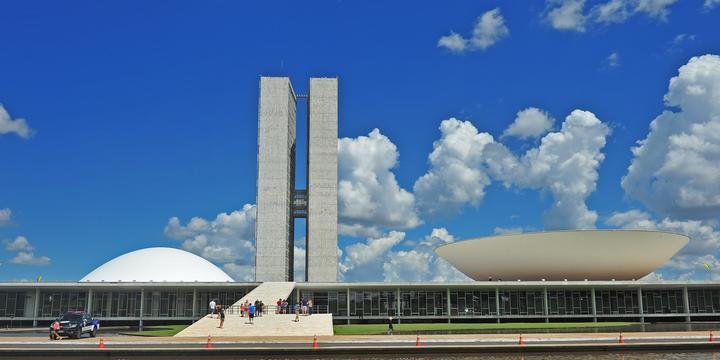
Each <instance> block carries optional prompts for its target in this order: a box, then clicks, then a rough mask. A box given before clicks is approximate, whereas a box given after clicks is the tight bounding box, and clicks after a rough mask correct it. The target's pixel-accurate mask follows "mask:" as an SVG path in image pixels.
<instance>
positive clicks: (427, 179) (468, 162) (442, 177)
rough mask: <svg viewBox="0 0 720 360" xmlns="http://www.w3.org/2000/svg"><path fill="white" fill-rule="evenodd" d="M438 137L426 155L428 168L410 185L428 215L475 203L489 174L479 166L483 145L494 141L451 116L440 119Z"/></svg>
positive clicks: (486, 182)
mask: <svg viewBox="0 0 720 360" xmlns="http://www.w3.org/2000/svg"><path fill="white" fill-rule="evenodd" d="M440 133H441V137H440V140H437V141H435V142H434V143H433V151H432V153H430V155H429V157H428V158H429V161H430V170H429V171H428V172H427V173H426V174H424V175H422V176H421V177H420V178H419V179H418V180H417V181H416V182H415V185H414V187H413V190H414V192H415V195H416V196H417V200H418V206H419V207H420V208H421V209H422V210H423V211H424V212H426V213H428V214H431V215H438V214H439V215H443V214H449V213H453V212H457V211H458V210H459V209H460V208H461V207H462V206H463V205H465V204H472V205H478V204H479V203H480V202H481V201H482V199H483V197H484V196H485V187H486V186H487V185H489V184H490V177H489V176H488V175H487V173H486V172H485V170H484V169H483V167H482V162H483V155H484V150H485V146H487V145H488V144H491V143H493V142H494V139H493V137H492V136H491V135H490V134H488V133H478V131H477V129H476V128H475V126H473V125H472V124H471V123H470V122H469V121H461V120H458V119H455V118H450V119H448V120H444V121H442V122H441V123H440Z"/></svg>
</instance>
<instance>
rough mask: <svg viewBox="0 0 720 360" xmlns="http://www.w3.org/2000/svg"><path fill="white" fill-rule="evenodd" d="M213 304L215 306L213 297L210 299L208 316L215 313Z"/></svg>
mask: <svg viewBox="0 0 720 360" xmlns="http://www.w3.org/2000/svg"><path fill="white" fill-rule="evenodd" d="M215 306H217V303H216V302H215V299H212V300H210V317H211V318H212V317H213V315H215V311H216V309H215Z"/></svg>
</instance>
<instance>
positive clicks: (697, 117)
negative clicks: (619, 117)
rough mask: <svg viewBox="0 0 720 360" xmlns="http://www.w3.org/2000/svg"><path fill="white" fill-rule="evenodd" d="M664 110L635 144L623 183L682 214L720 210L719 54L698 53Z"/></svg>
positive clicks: (673, 84) (657, 206) (675, 81)
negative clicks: (702, 54) (643, 136)
mask: <svg viewBox="0 0 720 360" xmlns="http://www.w3.org/2000/svg"><path fill="white" fill-rule="evenodd" d="M665 104H666V106H668V107H672V108H673V109H671V110H666V111H663V112H662V113H661V114H660V115H659V116H657V117H656V118H655V119H654V120H653V121H652V122H651V123H650V132H649V133H648V135H647V137H646V138H645V139H643V140H640V141H639V142H638V144H637V146H636V147H634V148H633V149H632V152H633V155H634V157H633V159H632V162H631V164H630V166H629V167H628V173H627V175H625V176H624V177H623V179H622V182H621V184H622V187H623V189H624V190H625V192H626V193H627V194H628V195H629V196H630V197H632V198H634V199H637V200H639V201H640V202H641V203H643V204H644V205H645V206H647V207H648V208H649V209H651V210H653V211H655V212H657V213H659V214H661V215H662V216H670V217H672V218H679V219H707V218H713V217H717V216H718V215H720V186H718V179H720V56H717V55H704V56H699V57H693V58H692V59H690V61H689V62H688V63H687V64H685V65H683V66H682V67H680V69H679V73H678V75H677V76H675V77H673V78H672V79H671V80H670V86H669V89H668V92H667V93H666V94H665Z"/></svg>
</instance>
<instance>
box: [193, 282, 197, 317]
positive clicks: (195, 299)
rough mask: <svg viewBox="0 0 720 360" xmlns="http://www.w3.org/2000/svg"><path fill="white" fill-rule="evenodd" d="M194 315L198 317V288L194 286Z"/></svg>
mask: <svg viewBox="0 0 720 360" xmlns="http://www.w3.org/2000/svg"><path fill="white" fill-rule="evenodd" d="M192 309H193V312H192V316H193V319H197V318H198V307H197V288H193V303H192Z"/></svg>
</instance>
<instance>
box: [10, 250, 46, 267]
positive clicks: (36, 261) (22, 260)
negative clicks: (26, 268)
mask: <svg viewBox="0 0 720 360" xmlns="http://www.w3.org/2000/svg"><path fill="white" fill-rule="evenodd" d="M10 262H11V263H13V264H19V265H50V258H49V257H47V256H35V254H34V253H32V252H26V251H20V252H19V253H17V255H15V257H14V258H12V259H10Z"/></svg>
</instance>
